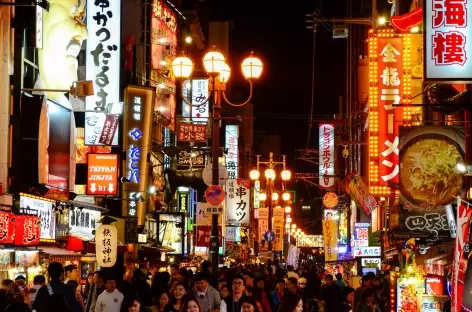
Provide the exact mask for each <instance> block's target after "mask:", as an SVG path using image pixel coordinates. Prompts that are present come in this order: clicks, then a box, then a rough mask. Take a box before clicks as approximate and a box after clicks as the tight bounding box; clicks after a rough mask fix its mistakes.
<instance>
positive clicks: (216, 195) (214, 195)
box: [205, 185, 225, 205]
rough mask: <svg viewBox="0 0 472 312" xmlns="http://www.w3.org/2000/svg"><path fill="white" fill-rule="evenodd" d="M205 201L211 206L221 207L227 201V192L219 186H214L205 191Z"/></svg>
mask: <svg viewBox="0 0 472 312" xmlns="http://www.w3.org/2000/svg"><path fill="white" fill-rule="evenodd" d="M205 199H206V201H207V203H209V204H212V205H219V204H221V203H222V202H223V200H225V191H224V190H223V188H222V187H221V186H219V185H212V186H210V187H209V188H208V189H207V190H206V191H205Z"/></svg>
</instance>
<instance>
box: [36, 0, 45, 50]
mask: <svg viewBox="0 0 472 312" xmlns="http://www.w3.org/2000/svg"><path fill="white" fill-rule="evenodd" d="M36 48H37V49H42V48H43V8H42V7H40V6H39V5H36Z"/></svg>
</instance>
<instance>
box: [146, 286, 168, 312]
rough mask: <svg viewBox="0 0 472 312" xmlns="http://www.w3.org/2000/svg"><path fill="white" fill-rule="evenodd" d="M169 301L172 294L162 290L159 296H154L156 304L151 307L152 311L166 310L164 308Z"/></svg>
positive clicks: (160, 311) (161, 311) (162, 311)
mask: <svg viewBox="0 0 472 312" xmlns="http://www.w3.org/2000/svg"><path fill="white" fill-rule="evenodd" d="M156 299H157V300H156ZM169 302H170V294H169V293H168V292H167V291H164V292H162V293H161V294H160V295H159V297H156V298H154V304H153V305H152V307H151V308H152V312H164V308H165V307H166V305H167V304H169Z"/></svg>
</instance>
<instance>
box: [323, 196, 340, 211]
mask: <svg viewBox="0 0 472 312" xmlns="http://www.w3.org/2000/svg"><path fill="white" fill-rule="evenodd" d="M338 202H339V199H338V195H336V194H335V193H333V192H328V193H326V194H325V195H324V196H323V205H324V206H325V207H326V208H334V207H336V206H337V205H338Z"/></svg>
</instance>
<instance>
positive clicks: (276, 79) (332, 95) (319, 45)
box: [208, 0, 346, 171]
mask: <svg viewBox="0 0 472 312" xmlns="http://www.w3.org/2000/svg"><path fill="white" fill-rule="evenodd" d="M209 4H210V5H209V6H208V7H209V9H210V18H211V20H232V21H233V24H234V29H233V32H232V35H233V38H232V39H233V41H232V43H233V46H232V52H233V59H232V62H233V64H239V63H240V62H241V61H242V60H243V59H244V57H246V56H247V54H248V53H249V51H250V49H254V51H255V52H256V53H257V55H258V57H260V58H261V59H262V60H263V62H264V66H265V67H264V74H263V77H262V79H261V80H260V81H259V82H258V83H257V85H256V86H255V91H254V92H255V94H254V99H253V103H254V104H255V114H256V120H255V121H254V127H255V129H256V130H257V129H263V130H265V131H267V132H269V133H279V134H281V135H282V152H283V153H286V154H288V155H289V157H290V162H291V167H295V168H298V169H299V170H302V171H303V170H306V169H307V168H303V167H304V166H303V165H304V164H303V163H304V162H303V161H297V162H295V160H294V156H298V153H296V152H295V150H296V149H301V148H305V147H306V142H307V138H308V117H309V114H310V107H311V84H312V52H313V31H312V30H310V29H306V25H307V23H306V22H305V21H306V19H307V18H306V16H305V14H308V13H312V12H313V11H314V10H315V9H321V13H322V14H323V16H325V17H343V16H345V11H346V9H345V1H324V3H323V0H318V1H294V2H292V3H288V2H286V3H285V4H284V2H279V3H275V2H273V1H254V0H224V1H222V0H213V1H210V2H209ZM325 27H326V28H329V27H330V26H329V25H325V26H323V25H319V26H318V31H317V36H316V64H315V66H316V71H315V72H316V74H315V104H314V114H315V115H316V116H315V118H316V117H321V118H325V119H332V118H333V117H332V115H333V114H335V113H337V108H338V97H339V96H341V95H343V94H344V89H345V87H344V85H345V82H344V80H345V67H346V66H345V62H346V60H345V58H346V57H345V55H346V54H345V51H346V40H345V39H332V33H331V31H328V30H327V29H326V28H325ZM233 68H235V70H234V71H233V73H234V74H232V77H236V76H237V75H241V74H240V73H237V72H236V68H237V67H236V66H234V65H233ZM232 79H236V78H232ZM321 115H323V116H321ZM281 129H283V131H281ZM317 133H318V128H317V125H314V127H313V129H312V133H311V140H310V147H312V148H313V147H316V146H317V144H318V138H317V136H318V134H317Z"/></svg>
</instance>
